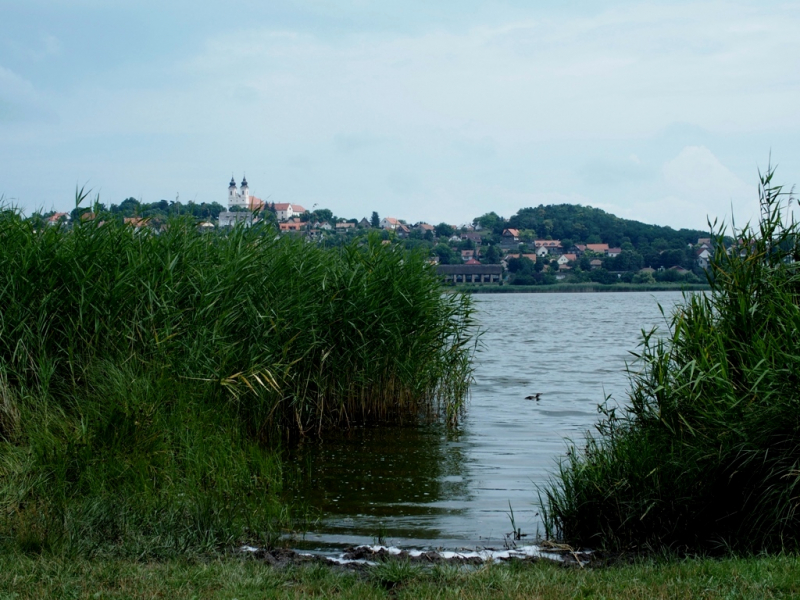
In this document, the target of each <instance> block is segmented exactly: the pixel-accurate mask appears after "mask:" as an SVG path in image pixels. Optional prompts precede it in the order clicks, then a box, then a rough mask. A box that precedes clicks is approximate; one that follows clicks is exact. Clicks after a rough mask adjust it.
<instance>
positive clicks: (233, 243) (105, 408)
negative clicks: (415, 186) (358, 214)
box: [0, 198, 474, 554]
mask: <svg viewBox="0 0 800 600" xmlns="http://www.w3.org/2000/svg"><path fill="white" fill-rule="evenodd" d="M80 199H81V198H79V200H80ZM102 221H103V218H102V216H98V217H97V218H96V219H95V220H92V221H84V222H80V223H76V224H75V225H74V227H72V228H71V229H64V228H58V227H46V228H43V229H40V230H35V229H34V228H33V226H32V225H31V224H29V223H28V222H26V221H25V220H24V219H22V218H21V216H20V215H19V214H16V213H15V212H13V211H9V210H6V211H4V212H3V213H2V215H1V216H0V307H2V309H0V537H2V539H4V540H5V541H6V542H9V541H10V542H12V543H15V544H18V545H21V546H23V547H30V548H33V549H36V548H44V547H53V548H55V547H59V548H70V549H73V550H76V551H99V550H97V549H99V548H105V547H106V546H107V542H108V541H114V540H116V541H118V543H117V545H116V547H117V548H118V549H119V548H127V547H130V548H131V552H135V553H144V554H148V553H155V554H163V553H175V552H183V551H185V549H186V548H190V547H192V548H205V547H217V546H219V545H220V544H226V543H230V542H231V540H234V539H240V538H243V537H252V536H257V535H261V534H263V533H264V532H267V531H274V530H275V528H276V527H279V526H281V525H282V524H283V525H285V524H286V523H287V522H288V513H287V509H286V506H285V505H284V504H283V503H282V502H281V501H280V499H279V494H280V472H281V464H280V459H279V457H278V454H277V453H276V452H275V451H274V450H275V448H276V444H278V443H279V442H280V441H281V440H282V439H286V438H289V437H293V436H303V435H319V434H322V433H324V431H325V430H327V429H330V428H338V427H347V426H348V425H351V424H354V423H365V422H372V423H382V422H396V421H398V420H413V419H416V418H419V417H420V415H425V414H427V415H441V416H442V418H445V419H448V420H449V421H450V422H455V421H456V420H457V418H458V415H459V411H460V409H461V406H462V402H463V400H464V398H465V395H466V393H467V389H468V384H469V381H470V377H471V367H470V357H471V353H472V350H473V346H474V338H473V332H472V327H473V320H472V307H471V304H470V300H469V298H467V297H465V296H455V295H450V294H442V293H441V290H440V286H439V282H438V280H437V278H436V275H435V272H434V271H433V270H432V269H431V267H430V266H429V265H428V264H427V262H426V260H425V258H424V257H422V256H420V255H415V254H408V253H405V252H403V251H400V250H398V249H397V248H396V247H393V246H386V245H383V244H382V243H381V242H380V240H378V239H367V240H362V241H360V242H357V243H354V244H352V245H350V246H347V247H345V248H344V249H342V250H323V249H320V248H318V247H317V246H316V245H314V244H309V243H306V242H304V241H302V240H298V239H287V238H284V237H281V238H278V237H277V236H276V233H275V231H274V230H273V229H269V228H264V229H261V228H258V227H253V228H249V229H248V228H235V229H233V230H231V231H229V232H225V233H220V234H217V233H212V234H207V233H200V232H198V231H197V228H196V227H195V225H194V223H193V222H191V221H187V220H180V219H176V220H174V221H171V222H170V223H169V225H168V227H167V228H166V229H165V230H164V231H162V232H161V233H159V234H156V233H155V232H152V231H150V230H147V229H144V230H135V229H134V228H132V227H127V226H124V225H122V224H118V223H115V222H113V221H107V222H102Z"/></svg>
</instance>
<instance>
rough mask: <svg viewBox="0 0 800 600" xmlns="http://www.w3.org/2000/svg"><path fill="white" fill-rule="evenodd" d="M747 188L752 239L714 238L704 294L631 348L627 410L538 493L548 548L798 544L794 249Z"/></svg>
mask: <svg viewBox="0 0 800 600" xmlns="http://www.w3.org/2000/svg"><path fill="white" fill-rule="evenodd" d="M772 177H773V172H771V171H770V172H769V173H768V174H767V175H765V176H764V177H762V180H761V219H760V222H759V224H758V226H757V227H752V228H751V227H750V226H747V227H745V228H744V230H742V231H737V232H734V233H735V235H734V238H735V239H737V240H739V243H738V244H737V245H736V246H735V247H733V248H732V249H731V251H730V252H726V251H725V248H724V246H723V244H722V238H723V236H724V234H725V230H724V229H721V230H718V231H716V233H715V238H716V244H717V246H716V248H717V249H716V252H715V255H714V258H713V261H712V269H713V278H712V281H711V291H710V293H708V294H702V295H700V294H694V295H691V296H687V298H686V303H685V305H684V306H682V307H680V308H678V309H677V310H676V312H675V313H674V314H673V315H672V318H671V329H670V334H669V336H668V337H667V338H666V339H661V338H657V336H655V335H653V334H652V333H647V334H645V336H644V339H643V342H642V347H641V350H640V352H639V354H638V356H639V358H640V359H641V362H640V363H639V364H638V365H636V367H635V368H636V369H637V370H636V371H633V372H631V383H632V385H631V391H630V400H629V403H628V404H627V408H626V409H624V410H618V409H614V408H610V407H608V406H606V408H605V409H604V418H603V420H602V421H601V422H600V424H599V426H598V431H599V435H596V436H594V437H590V438H589V439H588V440H587V443H586V446H585V447H584V448H583V449H582V450H576V449H575V448H572V449H571V450H570V452H569V454H568V457H567V459H566V460H565V461H564V462H562V463H561V465H560V469H559V472H558V475H557V477H556V478H555V481H554V482H553V484H552V485H551V486H550V487H548V488H546V489H545V490H543V498H542V500H543V503H544V509H545V513H546V515H545V518H546V525H547V527H548V535H551V536H554V537H559V538H562V539H564V540H568V541H569V542H571V543H572V544H573V545H576V544H577V545H588V546H590V547H595V548H613V549H616V550H621V549H634V548H635V549H638V550H645V549H648V548H649V549H654V548H658V549H660V548H665V547H666V548H669V549H671V550H672V551H677V552H683V551H698V550H702V551H708V552H727V551H729V550H732V549H733V550H737V551H749V552H753V551H755V552H758V551H762V550H766V551H772V552H774V551H780V550H784V549H792V550H793V549H796V548H797V547H798V542H800V513H798V497H799V496H798V491H799V490H800V487H799V486H798V484H800V360H798V357H800V268H798V267H799V266H800V263H797V262H795V261H796V260H797V259H800V245H799V244H798V243H799V242H800V237H798V228H797V224H796V223H795V222H794V221H793V220H792V221H791V222H789V223H785V222H784V221H783V218H782V213H783V210H784V208H785V203H784V202H783V196H784V194H783V192H782V190H781V188H780V187H779V186H776V185H774V184H773V183H772Z"/></svg>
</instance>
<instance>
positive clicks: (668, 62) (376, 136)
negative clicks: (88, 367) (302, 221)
mask: <svg viewBox="0 0 800 600" xmlns="http://www.w3.org/2000/svg"><path fill="white" fill-rule="evenodd" d="M561 4H569V7H568V8H565V7H562V6H561ZM533 5H537V6H535V7H533ZM0 15H2V18H0V139H1V140H2V145H1V146H0V194H2V195H4V197H5V201H6V202H7V203H8V202H12V203H14V204H16V205H18V206H21V207H22V208H23V209H25V210H26V211H28V212H30V211H31V210H33V209H37V208H42V209H45V210H49V209H52V208H55V209H60V210H69V209H71V208H73V207H74V202H73V197H74V190H75V186H76V184H77V185H84V184H86V185H87V187H90V188H92V189H93V190H94V191H95V192H98V193H99V194H100V199H101V201H102V202H105V203H106V204H110V203H119V202H120V201H122V200H123V199H125V198H127V197H129V196H133V197H136V198H139V199H141V200H142V201H144V202H152V201H156V200H160V199H162V198H166V199H168V200H174V199H175V198H176V196H177V195H178V194H180V200H181V201H188V200H195V201H197V202H203V201H205V202H211V201H218V202H220V203H223V202H225V198H226V193H227V185H228V181H229V180H230V177H231V174H232V173H233V175H234V176H235V177H236V179H237V182H238V181H241V178H242V175H243V174H245V173H246V175H247V179H248V182H249V184H250V188H251V191H252V192H254V193H255V194H256V195H258V196H259V197H261V198H267V197H269V199H270V200H271V201H275V202H293V203H299V204H302V205H304V206H305V207H306V208H311V207H312V206H314V205H317V206H318V207H327V208H330V209H332V210H333V212H334V213H335V214H337V215H339V216H344V217H358V218H360V217H362V216H369V214H370V213H371V212H372V211H373V210H376V211H378V213H380V215H381V216H395V217H398V218H402V219H406V220H409V221H414V222H416V221H418V220H425V221H429V222H432V223H438V222H440V221H446V222H450V223H462V222H467V221H471V220H472V218H473V217H476V216H478V215H481V214H483V213H485V212H488V211H490V210H493V211H495V212H497V213H498V214H500V215H503V216H506V217H508V216H511V215H512V214H513V213H515V212H516V211H517V210H518V209H519V208H521V207H525V206H537V205H539V204H551V203H563V202H569V203H579V204H584V205H591V206H596V207H600V208H603V209H605V210H607V211H609V212H613V213H615V214H617V215H619V216H623V217H628V218H635V219H639V220H642V221H645V222H649V223H658V224H664V225H671V226H673V227H676V228H677V227H696V228H703V227H704V226H705V223H706V216H707V215H710V216H711V217H720V218H724V217H727V216H728V215H729V213H730V210H731V207H733V210H734V213H735V215H736V218H737V222H739V221H742V220H744V219H746V218H748V217H750V216H751V215H753V214H755V213H756V209H757V192H756V184H757V177H758V169H759V168H761V169H764V168H765V167H766V165H767V162H768V159H769V154H770V152H771V153H772V158H773V162H774V163H777V164H778V165H779V168H778V179H780V180H781V181H782V182H785V183H787V184H792V183H794V182H800V144H799V143H798V140H800V136H799V135H798V133H800V3H798V2H791V3H789V2H786V3H780V2H769V1H768V0H761V1H758V2H702V1H701V2H698V1H692V2H675V3H653V2H647V3H645V2H599V1H593V2H582V1H581V2H570V3H561V2H537V3H533V2H530V1H519V2H516V1H508V2H483V1H481V0H458V1H453V2H436V3H432V2H430V1H417V0H405V1H403V2H391V3H388V2H381V3H379V2H372V1H370V0H349V1H341V2H323V1H322V0H297V1H294V2H290V1H287V0H270V1H269V2H264V1H261V0H260V1H256V0H247V1H239V2H236V1H231V2H225V3H222V2H209V1H206V2H196V1H193V2H188V1H183V0H176V1H166V2H165V1H163V0H162V1H159V2H155V1H152V0H25V1H24V2H20V1H19V0H14V1H13V2H12V1H7V0H0Z"/></svg>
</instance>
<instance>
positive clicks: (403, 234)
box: [394, 223, 411, 239]
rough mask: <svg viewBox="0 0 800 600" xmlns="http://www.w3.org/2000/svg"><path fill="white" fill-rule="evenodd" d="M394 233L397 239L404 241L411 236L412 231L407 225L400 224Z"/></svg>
mask: <svg viewBox="0 0 800 600" xmlns="http://www.w3.org/2000/svg"><path fill="white" fill-rule="evenodd" d="M394 231H395V233H396V234H397V237H399V238H402V239H406V238H407V237H408V236H409V235H410V234H411V229H410V228H409V226H408V225H406V224H405V223H400V224H399V225H398V226H397V229H395V230H394Z"/></svg>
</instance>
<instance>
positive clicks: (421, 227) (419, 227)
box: [414, 223, 434, 234]
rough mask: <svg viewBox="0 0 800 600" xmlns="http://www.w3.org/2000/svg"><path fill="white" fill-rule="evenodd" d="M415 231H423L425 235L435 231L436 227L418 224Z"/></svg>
mask: <svg viewBox="0 0 800 600" xmlns="http://www.w3.org/2000/svg"><path fill="white" fill-rule="evenodd" d="M414 229H416V230H418V231H421V232H422V233H423V234H425V233H427V232H429V231H433V229H434V227H433V225H429V224H428V223H417V224H416V225H414Z"/></svg>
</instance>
